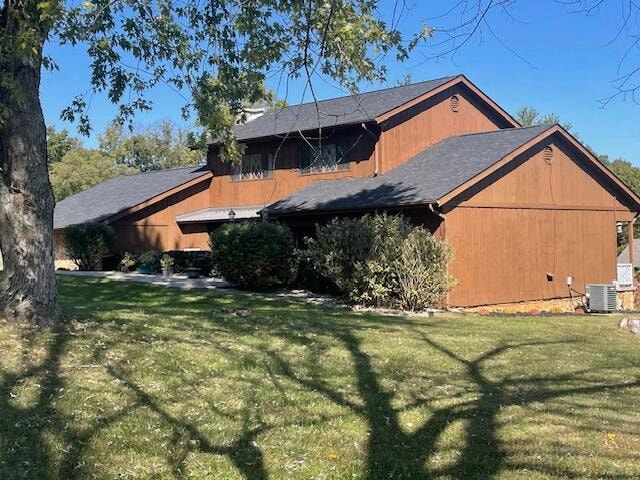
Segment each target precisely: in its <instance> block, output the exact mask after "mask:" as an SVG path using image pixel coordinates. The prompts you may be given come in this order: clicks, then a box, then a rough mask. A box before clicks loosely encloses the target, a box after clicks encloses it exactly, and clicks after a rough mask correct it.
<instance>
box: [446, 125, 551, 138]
mask: <svg viewBox="0 0 640 480" xmlns="http://www.w3.org/2000/svg"><path fill="white" fill-rule="evenodd" d="M554 125H555V124H546V123H541V124H539V125H529V126H527V127H509V128H500V129H498V130H487V131H486V132H472V133H463V134H462V135H452V136H450V137H447V138H445V139H444V140H443V141H445V140H449V139H453V138H460V137H471V136H473V135H487V134H490V133H502V132H513V131H515V130H529V129H532V128H540V127H547V129H549V128H551V127H553V126H554Z"/></svg>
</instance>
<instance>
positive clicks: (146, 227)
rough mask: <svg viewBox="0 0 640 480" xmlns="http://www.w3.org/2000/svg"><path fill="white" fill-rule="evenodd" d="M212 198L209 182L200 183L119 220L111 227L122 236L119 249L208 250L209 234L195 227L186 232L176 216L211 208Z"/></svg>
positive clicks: (119, 238) (119, 236)
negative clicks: (177, 221)
mask: <svg viewBox="0 0 640 480" xmlns="http://www.w3.org/2000/svg"><path fill="white" fill-rule="evenodd" d="M210 196H211V191H210V189H209V183H208V182H200V183H198V184H196V185H192V186H191V187H189V188H186V189H184V190H181V191H179V192H177V193H175V194H173V195H171V196H169V197H167V198H164V199H163V200H160V201H158V202H155V203H153V204H152V205H149V206H148V207H146V208H143V209H141V210H138V211H136V212H134V213H131V214H130V215H128V216H124V217H122V218H120V219H118V220H117V221H115V222H113V223H112V224H111V226H112V227H113V228H114V229H115V231H116V234H117V236H118V250H119V251H120V252H124V251H132V252H139V251H143V250H159V251H168V250H182V249H184V248H201V249H208V248H209V243H208V242H209V236H208V233H207V232H206V231H201V230H200V231H199V230H194V229H193V227H187V229H186V230H185V231H183V230H182V229H183V228H184V227H181V226H180V225H178V224H177V223H176V216H177V215H180V214H182V213H186V212H193V211H195V210H200V209H203V208H207V207H209V206H210V201H211V200H210Z"/></svg>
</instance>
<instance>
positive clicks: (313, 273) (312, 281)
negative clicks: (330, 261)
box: [293, 250, 339, 294]
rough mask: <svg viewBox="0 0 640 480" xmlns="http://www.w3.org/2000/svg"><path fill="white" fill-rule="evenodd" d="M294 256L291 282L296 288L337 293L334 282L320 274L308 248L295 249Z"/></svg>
mask: <svg viewBox="0 0 640 480" xmlns="http://www.w3.org/2000/svg"><path fill="white" fill-rule="evenodd" d="M295 257H296V260H297V267H294V270H295V272H296V277H295V280H294V282H293V284H294V285H295V287H296V288H302V289H304V290H309V291H311V292H316V293H331V294H337V293H339V292H338V290H337V287H336V285H335V283H334V282H332V281H330V280H329V279H327V278H326V277H325V276H324V275H322V274H321V272H320V271H319V269H318V267H317V266H316V265H315V263H314V262H313V258H312V256H311V252H309V250H296V253H295Z"/></svg>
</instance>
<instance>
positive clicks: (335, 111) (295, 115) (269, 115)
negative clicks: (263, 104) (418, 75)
mask: <svg viewBox="0 0 640 480" xmlns="http://www.w3.org/2000/svg"><path fill="white" fill-rule="evenodd" d="M453 78H455V77H454V76H450V77H443V78H438V79H435V80H428V81H426V82H420V83H414V84H411V85H402V86H399V87H393V88H385V89H382V90H376V91H373V92H367V93H360V94H358V95H350V96H345V97H339V98H332V99H329V100H321V101H319V102H317V103H315V102H310V103H303V104H301V105H292V106H289V107H285V108H277V109H273V110H269V111H268V112H266V113H265V114H264V115H262V116H260V117H258V118H256V119H254V120H251V121H250V122H247V123H245V124H242V125H237V126H235V127H234V133H235V135H236V138H237V139H238V140H248V139H251V138H261V137H267V136H270V135H284V134H286V133H291V132H298V131H305V130H312V129H316V128H318V127H322V128H328V127H335V126H339V125H349V124H353V123H361V122H367V121H371V120H373V119H374V118H375V117H377V116H379V115H382V114H383V113H386V112H388V111H390V110H393V109H394V108H396V107H399V106H400V105H403V104H405V103H407V102H409V101H411V100H413V99H414V98H417V97H419V96H421V95H424V94H425V93H427V92H429V91H431V90H433V89H434V88H437V87H439V86H440V85H443V84H445V83H447V82H448V81H450V80H451V79H453ZM318 115H319V118H318Z"/></svg>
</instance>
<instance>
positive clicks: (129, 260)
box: [120, 252, 136, 273]
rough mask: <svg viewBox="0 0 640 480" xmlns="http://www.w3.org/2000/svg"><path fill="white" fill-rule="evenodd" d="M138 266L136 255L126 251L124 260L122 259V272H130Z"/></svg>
mask: <svg viewBox="0 0 640 480" xmlns="http://www.w3.org/2000/svg"><path fill="white" fill-rule="evenodd" d="M135 266H136V259H135V257H134V256H133V255H132V254H130V253H129V252H124V256H123V257H122V260H120V271H121V272H122V273H129V272H130V271H131V270H133V268H134V267H135Z"/></svg>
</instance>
